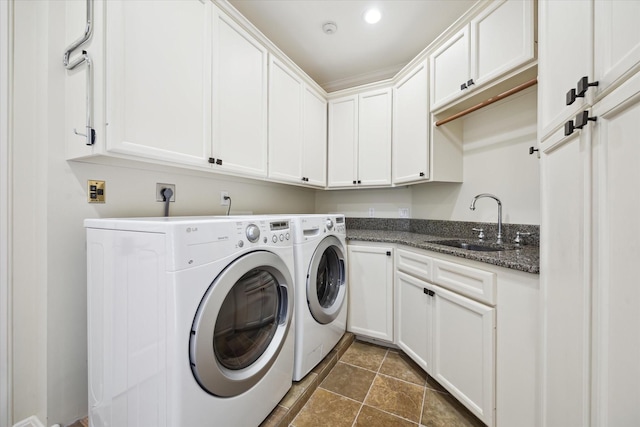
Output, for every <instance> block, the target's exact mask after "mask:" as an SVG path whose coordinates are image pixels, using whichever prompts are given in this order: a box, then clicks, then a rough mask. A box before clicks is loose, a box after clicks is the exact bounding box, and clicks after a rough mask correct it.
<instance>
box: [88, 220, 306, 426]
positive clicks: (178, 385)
mask: <svg viewBox="0 0 640 427" xmlns="http://www.w3.org/2000/svg"><path fill="white" fill-rule="evenodd" d="M85 227H86V228H87V256H88V346H89V348H88V354H89V422H90V425H91V426H93V427H102V426H118V427H147V426H153V427H161V426H162V427H184V426H213V425H215V426H247V427H255V426H257V425H259V424H260V423H261V422H262V421H263V420H264V418H265V417H267V416H268V414H269V413H270V412H271V411H272V410H273V409H274V408H275V407H276V406H277V404H278V403H279V401H280V400H281V399H282V397H283V396H284V395H285V394H286V393H287V391H288V390H289V388H290V387H291V378H292V373H293V359H294V332H293V331H294V322H295V319H294V316H293V308H294V298H295V289H294V286H293V283H294V282H293V271H294V257H293V250H292V249H293V247H292V239H291V238H290V222H289V221H288V220H286V219H282V218H280V219H274V220H269V219H268V218H261V219H222V218H217V219H213V218H210V217H182V218H179V217H173V218H138V219H136V218H133V219H88V220H86V221H85Z"/></svg>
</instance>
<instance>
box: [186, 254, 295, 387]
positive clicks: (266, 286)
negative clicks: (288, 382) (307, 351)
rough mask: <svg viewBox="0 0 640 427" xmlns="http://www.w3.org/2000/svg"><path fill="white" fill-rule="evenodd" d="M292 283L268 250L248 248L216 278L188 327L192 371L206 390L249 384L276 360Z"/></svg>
mask: <svg viewBox="0 0 640 427" xmlns="http://www.w3.org/2000/svg"><path fill="white" fill-rule="evenodd" d="M292 292H293V281H292V279H291V274H290V273H289V269H288V268H287V266H286V264H285V263H284V261H283V260H282V259H281V258H280V257H278V256H277V255H275V254H273V253H272V252H266V251H256V252H250V253H248V254H246V255H244V256H242V257H241V258H238V259H236V260H235V261H234V262H233V263H231V264H230V265H229V266H227V267H226V268H225V269H224V270H223V271H222V273H220V274H219V275H218V277H216V278H215V280H214V281H213V283H211V286H209V289H208V290H207V292H206V293H205V295H204V297H203V299H202V301H201V302H200V306H199V307H198V311H197V313H196V315H195V318H194V320H193V326H192V327H191V337H190V340H189V358H190V362H191V370H192V372H193V375H194V377H195V379H196V381H198V383H199V384H200V386H201V387H202V388H203V389H204V390H206V391H207V392H208V393H210V394H213V395H215V396H220V397H232V396H236V395H239V394H242V393H244V392H245V391H247V390H249V389H250V388H251V387H253V386H254V385H255V384H256V383H258V381H260V379H262V378H263V377H264V376H265V375H266V373H267V372H268V371H269V369H270V368H271V366H272V365H273V363H274V361H275V360H276V359H277V357H278V355H279V354H280V351H281V350H282V347H283V344H284V342H285V340H286V338H287V334H288V333H289V326H290V324H291V319H292V314H293V294H292Z"/></svg>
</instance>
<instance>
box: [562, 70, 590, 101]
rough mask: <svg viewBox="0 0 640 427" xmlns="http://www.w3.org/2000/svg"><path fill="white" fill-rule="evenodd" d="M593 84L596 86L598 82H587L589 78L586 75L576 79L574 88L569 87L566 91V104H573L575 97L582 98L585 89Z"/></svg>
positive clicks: (585, 91)
mask: <svg viewBox="0 0 640 427" xmlns="http://www.w3.org/2000/svg"><path fill="white" fill-rule="evenodd" d="M593 86H598V82H591V83H589V78H588V77H587V76H584V77H582V78H581V79H580V80H578V83H577V84H576V89H571V90H570V91H569V92H567V95H566V103H567V105H571V104H573V103H574V102H575V100H576V98H584V94H585V93H587V90H589V88H590V87H593Z"/></svg>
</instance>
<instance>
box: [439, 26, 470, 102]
mask: <svg viewBox="0 0 640 427" xmlns="http://www.w3.org/2000/svg"><path fill="white" fill-rule="evenodd" d="M429 61H430V68H431V75H430V79H431V85H430V86H431V110H432V111H433V110H436V109H437V108H439V107H441V106H442V105H444V104H446V103H447V102H449V101H452V100H453V99H455V98H457V97H458V96H460V95H461V91H462V90H463V89H461V88H460V85H461V84H463V83H466V82H467V80H469V77H470V73H471V70H470V69H469V26H465V27H464V28H463V29H462V30H460V31H459V32H458V33H457V34H456V35H454V36H453V37H451V39H449V40H448V41H447V42H446V43H445V44H443V45H442V46H441V47H440V48H438V50H436V51H435V52H434V53H433V54H432V55H431V57H430V58H429Z"/></svg>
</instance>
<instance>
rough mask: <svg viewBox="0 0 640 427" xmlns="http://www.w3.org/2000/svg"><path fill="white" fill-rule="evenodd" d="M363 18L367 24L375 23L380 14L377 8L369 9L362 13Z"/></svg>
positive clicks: (380, 16)
mask: <svg viewBox="0 0 640 427" xmlns="http://www.w3.org/2000/svg"><path fill="white" fill-rule="evenodd" d="M363 18H364V20H365V21H366V22H367V23H369V24H375V23H376V22H378V21H379V20H380V18H382V14H381V13H380V11H379V10H378V9H369V10H367V11H366V12H365V13H364V16H363Z"/></svg>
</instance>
